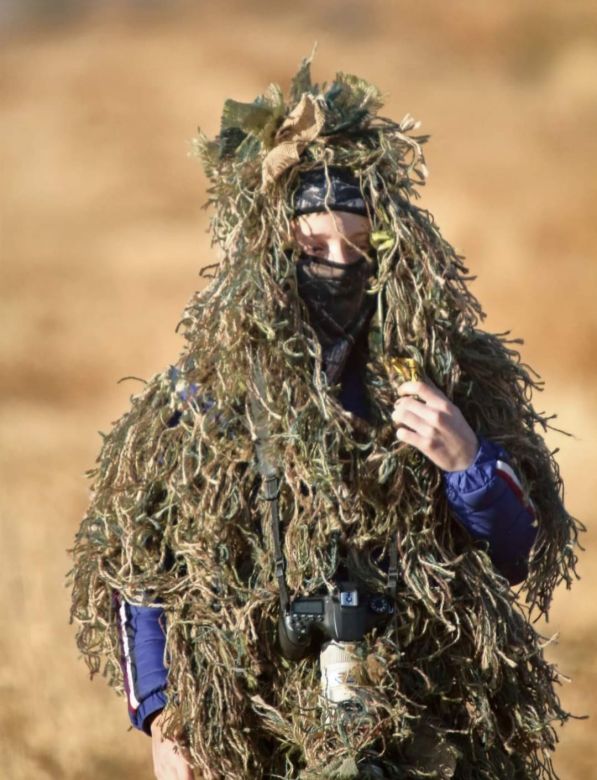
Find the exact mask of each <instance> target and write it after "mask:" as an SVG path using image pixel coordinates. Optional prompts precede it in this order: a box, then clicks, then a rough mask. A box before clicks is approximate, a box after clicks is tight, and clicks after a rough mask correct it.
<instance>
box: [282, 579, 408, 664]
mask: <svg viewBox="0 0 597 780" xmlns="http://www.w3.org/2000/svg"><path fill="white" fill-rule="evenodd" d="M393 614H394V605H393V603H392V601H391V600H390V598H389V597H388V596H387V595H385V594H383V593H368V592H366V591H362V590H359V589H358V586H357V585H356V583H354V582H342V583H339V584H338V586H337V588H336V590H335V591H334V593H326V594H321V595H315V596H308V597H304V598H297V599H293V600H291V601H290V602H289V604H288V607H287V609H286V610H285V611H284V612H282V611H281V612H280V617H279V621H278V640H279V644H280V649H281V651H282V654H283V655H284V656H285V657H286V658H288V659H289V660H291V661H300V660H301V659H302V658H305V657H306V656H308V655H310V654H312V653H315V652H318V651H319V649H320V646H321V644H322V643H323V642H329V641H334V642H359V641H360V640H361V639H362V638H363V637H364V636H365V634H367V633H368V632H369V631H371V630H373V629H374V628H376V627H380V626H383V625H384V624H385V623H386V622H387V621H388V619H389V618H390V617H391V616H392V615H393Z"/></svg>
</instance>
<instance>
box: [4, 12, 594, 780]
mask: <svg viewBox="0 0 597 780" xmlns="http://www.w3.org/2000/svg"><path fill="white" fill-rule="evenodd" d="M316 40H317V41H318V42H319V49H318V54H317V57H316V60H315V64H314V76H315V78H316V79H317V80H319V81H322V80H331V78H332V77H333V74H334V73H335V72H336V71H337V70H343V71H348V72H354V73H357V74H359V75H362V76H364V77H365V78H367V79H369V80H371V81H373V82H374V83H376V84H378V85H379V86H380V87H381V88H382V89H383V91H384V92H385V93H386V94H387V95H388V100H387V107H386V110H385V114H386V115H388V116H392V117H394V118H397V119H398V118H401V117H402V116H403V115H404V114H405V113H407V112H410V113H411V114H413V115H414V116H415V117H417V118H418V119H421V120H422V128H421V130H422V131H423V132H430V133H431V134H432V138H431V141H430V143H429V145H428V146H427V162H428V166H429V168H430V172H431V176H430V181H429V185H428V186H427V188H426V191H425V192H424V197H423V199H422V201H421V203H422V205H423V206H425V207H426V208H428V209H430V210H431V211H432V212H433V213H434V214H435V216H436V218H437V221H438V223H439V225H440V227H441V228H442V231H443V233H444V235H445V236H446V237H447V238H448V239H449V240H450V241H451V242H452V243H454V244H455V245H456V247H457V248H458V249H459V251H460V252H461V253H463V254H465V255H466V257H467V259H468V264H469V267H470V269H471V271H472V272H473V273H475V274H477V275H478V279H477V281H475V282H474V283H473V289H474V291H475V293H476V294H477V295H478V296H479V298H480V299H481V301H482V302H483V304H484V306H485V309H486V311H487V314H488V317H487V320H486V327H487V328H488V329H489V330H493V331H504V330H508V329H509V330H511V332H512V336H514V337H522V338H524V340H525V343H524V345H523V346H522V347H521V351H522V355H523V358H524V360H525V362H527V363H528V364H530V365H531V366H532V367H533V368H534V369H535V370H536V371H538V372H539V374H540V375H541V376H542V378H543V379H544V380H545V390H544V391H543V392H542V393H541V394H538V395H537V397H536V399H535V403H536V406H537V407H538V408H539V409H540V410H542V411H547V412H549V413H552V412H553V413H557V415H558V416H557V419H555V420H554V424H555V425H557V426H558V427H561V428H563V429H564V430H566V431H570V432H572V433H573V434H574V437H566V436H563V435H561V434H557V433H553V432H552V433H550V434H549V442H550V446H552V448H556V447H559V448H560V452H559V454H558V460H559V463H560V465H561V470H562V473H563V476H564V478H565V482H566V503H567V506H568V508H569V510H570V511H571V512H572V513H573V514H575V515H576V516H577V517H580V518H581V519H582V520H583V521H584V522H585V523H586V525H587V526H588V528H589V530H591V529H592V528H593V527H594V525H595V521H596V513H595V509H594V492H595V490H594V487H595V469H596V467H597V460H596V458H595V455H594V452H595V447H594V440H595V438H596V436H597V394H596V393H595V386H594V384H593V382H597V313H596V307H595V294H596V290H597V262H596V251H597V213H596V211H595V205H596V201H597V177H596V176H595V173H596V170H595V163H596V161H597V7H596V6H595V5H594V3H593V2H591V1H590V0H567V1H566V2H560V1H558V0H543V2H529V1H527V0H501V2H499V3H490V2H485V1H482V2H476V3H474V2H461V1H460V0H452V2H448V3H447V2H440V0H428V1H427V2H420V3H412V2H406V0H394V1H393V2H391V1H390V0H386V2H381V1H376V0H361V1H356V0H324V1H322V0H303V2H301V3H285V2H273V1H271V0H259V1H253V2H247V1H245V2H241V0H237V1H236V2H235V0H218V2H209V3H208V2H199V0H195V2H192V3H191V2H176V1H175V0H171V2H157V1H156V0H154V1H153V2H149V0H145V1H143V0H137V1H136V2H131V1H130V0H129V1H128V2H127V1H125V0H120V1H119V2H108V0H104V2H99V0H98V2H95V3H94V2H84V0H78V2H77V1H76V0H71V1H70V2H66V0H46V1H45V2H44V1H43V0H36V1H35V2H33V0H14V1H13V2H10V1H9V0H0V101H1V123H0V150H1V151H0V154H1V171H2V173H1V207H0V214H1V247H0V250H1V274H2V276H1V280H2V281H1V291H2V307H1V316H2V324H1V328H0V349H1V357H0V359H1V366H0V386H1V394H2V405H1V408H0V413H1V422H0V435H1V441H2V445H1V464H0V466H1V468H0V475H1V477H0V478H1V485H2V487H1V491H0V512H1V515H0V517H1V544H0V586H1V596H0V598H1V603H0V614H1V616H2V617H1V620H2V630H1V631H0V659H1V660H0V729H1V731H0V756H1V759H0V777H2V778H10V779H11V780H12V779H13V778H26V779H27V780H29V779H36V778H40V779H42V778H43V779H44V780H45V778H93V779H94V780H95V779H96V778H97V779H98V780H101V779H102V778H107V777H117V778H125V777H126V778H149V777H151V776H152V770H151V746H150V741H149V739H148V738H147V737H146V736H145V735H143V734H141V733H139V732H131V733H127V727H128V717H127V713H126V705H125V701H124V700H123V699H118V698H117V697H116V696H115V695H114V694H113V693H112V692H111V691H110V690H109V689H108V687H107V685H106V684H105V682H104V681H103V680H102V679H101V678H96V680H95V681H94V682H93V683H92V684H91V683H90V682H89V680H88V676H87V672H86V667H85V665H84V664H83V662H82V661H81V660H79V659H78V657H77V650H76V647H75V644H74V641H73V634H74V631H73V628H72V627H71V626H69V625H68V611H69V601H70V599H69V593H68V592H67V590H66V589H65V588H64V575H65V572H66V571H67V569H68V568H69V566H70V564H69V560H68V557H67V555H66V552H65V550H66V548H68V547H70V546H71V545H72V542H73V538H74V534H75V531H76V529H77V527H78V524H79V522H80V518H81V516H82V514H83V512H84V510H85V507H86V503H87V500H88V485H87V483H86V480H85V478H84V475H83V473H84V471H85V470H86V469H88V468H91V467H92V466H93V463H94V459H95V457H96V454H97V452H98V450H99V446H100V437H99V436H98V435H97V431H98V430H104V431H105V430H107V429H108V428H109V426H110V423H111V421H113V420H115V419H116V418H117V417H118V416H120V414H121V413H122V412H123V411H124V410H125V409H126V408H127V405H128V397H129V394H130V393H132V392H134V391H135V390H136V387H137V385H135V384H131V383H123V384H116V383H117V380H118V379H119V378H121V377H123V376H125V375H134V376H140V377H149V376H151V375H152V374H153V373H155V372H157V371H160V370H162V369H163V368H164V367H165V366H166V365H168V364H169V363H171V362H174V360H175V359H176V357H177V355H178V353H179V351H180V349H181V348H182V340H181V339H180V337H179V336H177V335H176V334H175V332H174V329H175V326H176V324H177V322H178V318H179V315H180V313H181V312H182V309H183V307H184V305H185V303H186V302H187V300H188V299H189V297H190V295H191V293H192V291H193V290H194V289H195V287H196V286H197V285H198V284H199V281H200V280H199V279H198V276H197V272H198V269H199V267H200V266H201V265H203V264H205V263H207V262H209V261H210V260H213V259H215V258H214V257H213V254H212V253H211V251H210V248H209V239H208V236H207V235H206V232H205V231H206V227H207V214H206V212H205V211H203V210H201V206H202V204H203V203H204V201H205V180H204V178H203V176H202V172H201V169H200V166H199V164H198V163H197V162H196V161H195V160H192V159H189V158H188V157H187V152H188V150H189V148H190V147H189V143H188V142H189V139H190V138H191V137H192V136H193V134H194V133H195V128H196V126H197V125H200V126H201V127H202V128H203V129H205V130H206V131H207V132H208V133H209V134H211V135H213V134H215V132H216V131H217V128H218V120H219V113H220V110H221V106H222V103H223V101H224V99H225V98H227V97H235V98H237V99H239V100H250V99H252V98H253V97H254V96H255V95H257V94H258V93H260V92H261V91H262V90H263V89H264V88H265V87H266V86H267V84H268V83H269V82H270V81H277V82H279V83H280V84H282V86H284V87H287V86H288V82H289V79H290V77H291V75H292V74H293V73H294V72H295V70H296V67H297V65H298V63H299V61H300V59H301V58H302V57H303V56H304V55H306V54H308V53H309V52H310V50H311V48H312V45H313V43H314V41H316ZM584 543H585V545H586V548H587V551H586V552H585V553H584V554H583V555H582V557H581V562H580V573H581V575H582V580H581V581H580V582H579V583H577V584H576V585H575V586H574V588H573V589H572V590H571V591H566V590H565V589H561V590H560V591H559V592H558V594H557V598H556V600H555V603H554V605H553V612H552V618H551V620H550V622H549V624H548V625H547V626H543V628H542V630H543V632H544V633H545V634H546V635H552V634H554V633H556V632H557V633H559V634H560V640H559V643H558V644H554V645H552V646H550V648H549V649H548V653H549V656H550V658H552V659H554V660H556V661H557V662H558V664H559V666H560V669H561V671H562V672H563V673H564V674H566V675H568V676H569V677H571V678H572V682H571V683H565V684H563V686H562V688H561V696H562V699H563V701H564V703H565V704H566V705H567V707H568V708H569V709H571V710H572V711H573V712H575V713H577V714H579V715H582V714H589V715H593V716H594V715H595V690H596V686H597V660H596V658H595V653H596V651H597V614H596V611H595V608H594V605H595V599H596V593H597V592H596V591H595V584H596V581H597V573H596V572H597V566H596V564H597V548H596V546H595V544H594V542H593V539H592V535H591V534H590V533H589V534H587V535H585V537H584ZM594 723H595V721H594V717H593V718H591V719H589V720H579V721H571V722H569V723H568V724H567V725H566V726H565V727H564V728H563V729H562V730H560V732H559V733H560V738H561V746H560V748H559V750H558V751H557V752H556V766H557V768H558V771H559V774H560V776H561V778H563V780H573V779H574V780H585V779H586V778H590V777H595V776H597V771H596V770H595V769H594V765H595V761H596V759H597V744H596V742H597V741H596V740H595V738H594V729H595V725H594Z"/></svg>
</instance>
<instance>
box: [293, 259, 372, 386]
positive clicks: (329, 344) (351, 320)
mask: <svg viewBox="0 0 597 780" xmlns="http://www.w3.org/2000/svg"><path fill="white" fill-rule="evenodd" d="M296 271H297V283H298V292H299V295H300V296H301V298H302V300H303V301H304V302H305V304H306V306H307V309H308V310H309V319H310V323H311V326H312V327H313V330H314V331H315V333H316V334H317V337H318V339H319V342H320V344H321V346H322V349H323V356H324V371H325V373H326V375H327V378H328V381H330V382H335V381H336V380H337V379H338V378H339V376H340V374H341V373H342V370H343V368H344V366H345V365H346V360H347V358H348V355H349V354H350V350H351V348H352V346H353V345H354V342H355V340H356V337H357V336H358V335H359V333H360V331H361V330H362V329H363V327H364V326H365V324H366V323H367V322H368V321H369V319H370V317H371V315H372V314H373V309H374V306H375V301H374V298H373V297H372V296H367V295H366V289H367V279H368V277H369V275H370V274H371V270H370V268H369V266H368V264H367V261H366V260H365V258H364V257H361V258H359V260H357V261H356V262H354V263H349V264H348V263H335V262H333V261H332V260H324V259H323V258H319V257H314V256H313V255H307V254H301V255H300V257H299V259H298V260H297V264H296Z"/></svg>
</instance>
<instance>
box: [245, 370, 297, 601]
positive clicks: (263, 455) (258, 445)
mask: <svg viewBox="0 0 597 780" xmlns="http://www.w3.org/2000/svg"><path fill="white" fill-rule="evenodd" d="M254 380H255V387H256V389H257V393H258V396H259V397H257V395H255V394H251V395H250V405H251V413H252V416H253V425H254V426H255V451H256V454H257V464H258V466H259V473H260V474H261V479H262V484H263V495H264V498H265V500H266V501H267V502H268V504H269V506H270V522H271V531H272V539H273V546H274V559H275V566H276V569H275V571H276V579H277V580H278V590H279V594H280V608H281V610H282V614H285V613H286V612H287V611H288V605H289V602H290V599H289V596H288V586H287V585H286V577H285V574H286V560H285V558H284V553H283V552H282V541H281V535H280V510H279V506H278V496H279V495H280V479H279V477H278V469H277V468H276V465H275V463H274V456H273V453H272V450H271V447H270V446H268V445H269V444H270V435H269V426H268V419H267V406H266V403H265V400H264V399H265V397H266V393H265V386H264V382H263V375H262V373H261V371H260V370H259V369H256V370H255V373H254Z"/></svg>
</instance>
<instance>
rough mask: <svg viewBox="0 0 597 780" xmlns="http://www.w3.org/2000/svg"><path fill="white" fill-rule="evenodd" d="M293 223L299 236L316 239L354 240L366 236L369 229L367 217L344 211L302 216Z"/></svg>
mask: <svg viewBox="0 0 597 780" xmlns="http://www.w3.org/2000/svg"><path fill="white" fill-rule="evenodd" d="M293 222H294V225H295V228H296V231H297V232H298V234H299V235H301V236H307V237H311V236H313V237H315V236H317V237H318V238H333V237H335V236H337V235H344V236H347V237H350V238H354V237H357V236H361V235H368V234H369V232H370V229H371V224H370V222H369V219H368V218H367V217H364V216H362V215H361V214H352V213H350V212H345V211H330V212H327V211H324V212H315V213H313V214H303V215H301V216H300V217H296V218H295V220H293Z"/></svg>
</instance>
